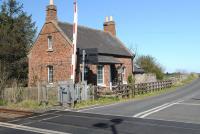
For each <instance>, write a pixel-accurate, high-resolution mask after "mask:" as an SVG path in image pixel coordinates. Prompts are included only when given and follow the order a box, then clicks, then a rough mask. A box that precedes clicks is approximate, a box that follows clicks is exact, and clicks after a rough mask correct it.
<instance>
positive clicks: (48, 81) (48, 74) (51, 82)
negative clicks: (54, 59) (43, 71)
mask: <svg viewBox="0 0 200 134" xmlns="http://www.w3.org/2000/svg"><path fill="white" fill-rule="evenodd" d="M50 67H52V68H53V66H51V65H49V66H47V68H48V83H49V84H53V82H50ZM52 75H54V74H52Z"/></svg>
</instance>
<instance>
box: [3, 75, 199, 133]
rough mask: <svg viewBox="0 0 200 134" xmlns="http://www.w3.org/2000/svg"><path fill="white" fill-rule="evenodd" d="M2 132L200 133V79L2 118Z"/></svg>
mask: <svg viewBox="0 0 200 134" xmlns="http://www.w3.org/2000/svg"><path fill="white" fill-rule="evenodd" d="M0 133H2V134H13V133H15V134H23V133H24V134H38V133H42V134H71V133H72V134H200V79H198V80H195V81H194V82H192V83H191V84H189V85H187V86H185V87H182V88H179V89H178V90H176V91H172V92H170V93H165V94H163V95H160V96H156V97H149V98H146V99H144V100H137V101H129V102H126V103H118V104H113V105H109V106H103V107H97V108H90V109H84V110H81V111H78V112H73V111H56V110H53V111H49V112H46V113H43V114H38V115H35V116H32V117H29V118H21V119H15V120H10V121H8V122H4V123H2V122H1V123H0Z"/></svg>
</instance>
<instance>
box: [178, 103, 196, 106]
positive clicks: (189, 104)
mask: <svg viewBox="0 0 200 134" xmlns="http://www.w3.org/2000/svg"><path fill="white" fill-rule="evenodd" d="M177 104H178V105H188V106H200V104H196V103H177Z"/></svg>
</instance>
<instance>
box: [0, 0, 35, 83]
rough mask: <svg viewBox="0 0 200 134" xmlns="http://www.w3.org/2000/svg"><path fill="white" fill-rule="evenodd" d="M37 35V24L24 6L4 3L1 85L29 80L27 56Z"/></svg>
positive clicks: (0, 41) (7, 0)
mask: <svg viewBox="0 0 200 134" xmlns="http://www.w3.org/2000/svg"><path fill="white" fill-rule="evenodd" d="M35 34H36V26H35V22H33V21H32V17H31V15H27V13H26V12H24V11H23V4H21V3H19V2H17V1H16V0H5V1H3V2H2V4H1V7H0V84H2V83H3V81H5V79H8V80H14V79H15V80H25V81H26V80H27V77H28V76H27V74H28V60H27V54H28V51H29V49H30V47H31V44H32V43H33V40H34V37H35ZM24 84H27V83H26V82H24Z"/></svg>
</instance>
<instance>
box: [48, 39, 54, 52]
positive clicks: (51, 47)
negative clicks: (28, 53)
mask: <svg viewBox="0 0 200 134" xmlns="http://www.w3.org/2000/svg"><path fill="white" fill-rule="evenodd" d="M47 40H48V41H47V42H48V50H50V51H52V50H53V37H52V36H48V37H47Z"/></svg>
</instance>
